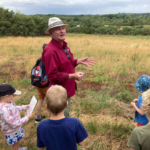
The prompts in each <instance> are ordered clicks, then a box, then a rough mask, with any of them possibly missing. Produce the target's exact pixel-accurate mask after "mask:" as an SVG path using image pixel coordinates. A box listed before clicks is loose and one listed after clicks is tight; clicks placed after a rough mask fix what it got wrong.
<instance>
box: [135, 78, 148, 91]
mask: <svg viewBox="0 0 150 150" xmlns="http://www.w3.org/2000/svg"><path fill="white" fill-rule="evenodd" d="M135 87H136V89H137V90H138V91H140V92H142V93H143V92H145V91H147V90H148V89H149V88H150V76H148V75H142V76H141V77H140V78H139V79H138V80H137V81H136V83H135Z"/></svg>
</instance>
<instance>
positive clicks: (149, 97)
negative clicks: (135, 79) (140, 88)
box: [141, 89, 150, 120]
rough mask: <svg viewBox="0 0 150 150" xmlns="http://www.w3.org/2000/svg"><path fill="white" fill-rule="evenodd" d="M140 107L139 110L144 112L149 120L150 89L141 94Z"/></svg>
mask: <svg viewBox="0 0 150 150" xmlns="http://www.w3.org/2000/svg"><path fill="white" fill-rule="evenodd" d="M142 101H143V104H142V107H141V110H142V111H143V113H144V114H146V116H147V118H148V119H149V120H150V89H149V90H147V91H146V92H143V94H142Z"/></svg>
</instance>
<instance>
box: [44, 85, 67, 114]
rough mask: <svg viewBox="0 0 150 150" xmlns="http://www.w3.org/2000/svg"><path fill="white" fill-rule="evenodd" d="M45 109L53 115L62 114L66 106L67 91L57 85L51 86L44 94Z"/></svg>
mask: <svg viewBox="0 0 150 150" xmlns="http://www.w3.org/2000/svg"><path fill="white" fill-rule="evenodd" d="M46 103H47V108H48V109H49V110H50V112H51V113H52V114H54V115H57V114H58V113H60V112H62V111H63V110H64V109H65V107H66V105H67V91H66V89H65V88H63V87H62V86H59V85H53V86H51V87H50V88H49V89H48V90H47V93H46Z"/></svg>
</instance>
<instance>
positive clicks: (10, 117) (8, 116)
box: [1, 110, 32, 128]
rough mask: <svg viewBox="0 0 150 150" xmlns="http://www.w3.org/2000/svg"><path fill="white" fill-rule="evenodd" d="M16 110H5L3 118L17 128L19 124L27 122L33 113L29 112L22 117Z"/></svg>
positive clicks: (11, 126)
mask: <svg viewBox="0 0 150 150" xmlns="http://www.w3.org/2000/svg"><path fill="white" fill-rule="evenodd" d="M14 113H15V112H12V111H10V110H9V111H6V112H4V115H2V116H1V120H2V121H4V122H6V124H7V125H8V126H10V128H16V127H19V126H22V125H23V124H25V123H27V121H28V120H29V119H30V118H31V117H32V115H31V114H29V115H28V116H26V117H23V118H20V115H19V114H16V115H14Z"/></svg>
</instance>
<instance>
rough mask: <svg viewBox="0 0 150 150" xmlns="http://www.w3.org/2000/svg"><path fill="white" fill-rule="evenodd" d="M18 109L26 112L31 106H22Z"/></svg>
mask: <svg viewBox="0 0 150 150" xmlns="http://www.w3.org/2000/svg"><path fill="white" fill-rule="evenodd" d="M16 107H17V108H18V110H19V111H24V110H26V109H27V108H29V107H30V105H22V106H16Z"/></svg>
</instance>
